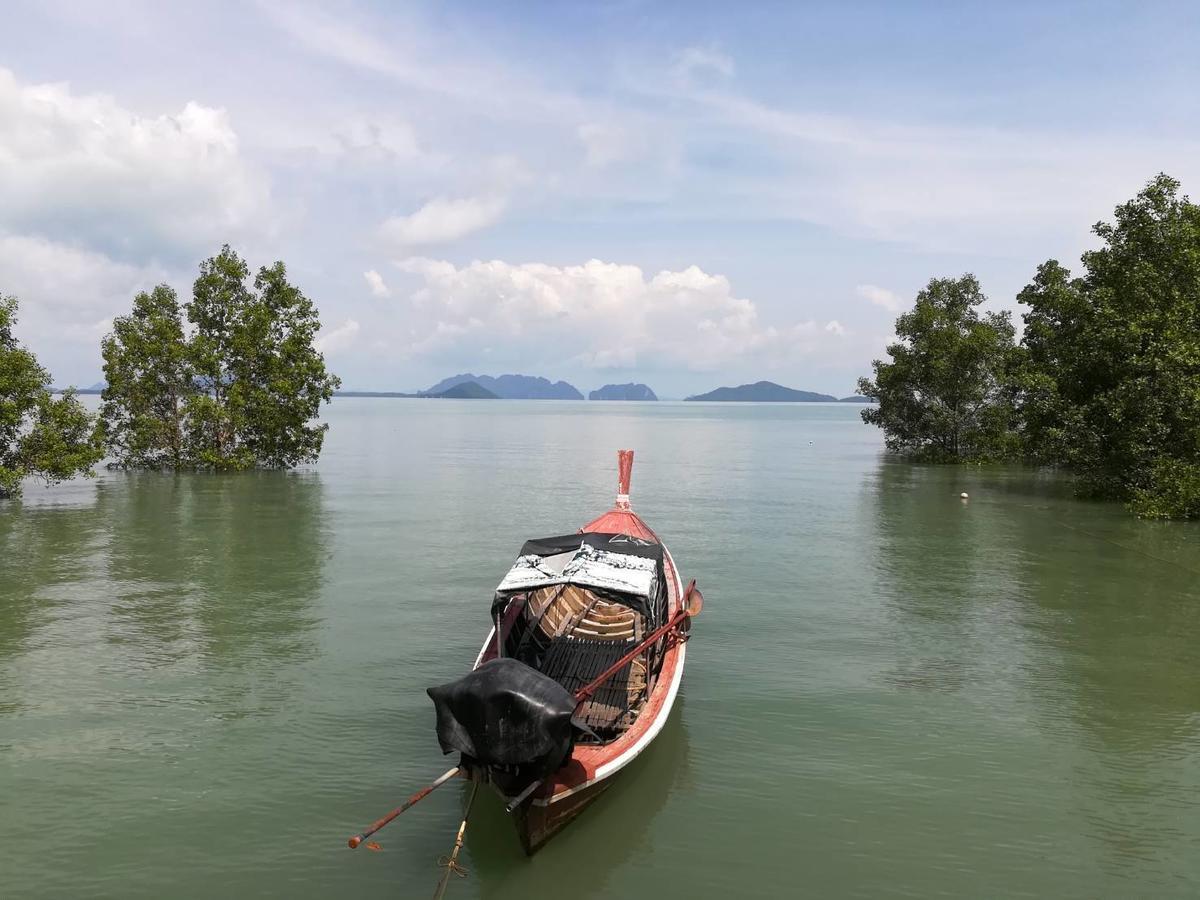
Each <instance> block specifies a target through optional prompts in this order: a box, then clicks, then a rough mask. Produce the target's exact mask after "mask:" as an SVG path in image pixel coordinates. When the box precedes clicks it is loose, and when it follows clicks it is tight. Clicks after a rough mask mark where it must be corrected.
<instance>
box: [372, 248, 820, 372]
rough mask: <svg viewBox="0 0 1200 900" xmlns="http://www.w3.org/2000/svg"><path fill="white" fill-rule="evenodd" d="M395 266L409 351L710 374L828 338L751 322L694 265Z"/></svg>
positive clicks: (804, 325)
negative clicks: (410, 310)
mask: <svg viewBox="0 0 1200 900" xmlns="http://www.w3.org/2000/svg"><path fill="white" fill-rule="evenodd" d="M396 265H397V266H398V267H399V268H400V269H401V271H404V272H407V273H410V274H413V275H416V276H417V277H418V278H419V279H420V281H421V286H420V287H419V288H418V290H417V291H416V292H415V293H414V294H413V295H412V297H411V302H412V304H413V306H414V307H415V311H416V313H417V317H416V320H417V322H418V325H417V327H416V329H415V330H414V332H413V333H412V337H411V341H410V344H409V346H408V348H407V349H408V352H409V353H410V354H413V355H416V356H432V357H443V358H454V357H456V358H458V359H462V360H464V361H465V360H467V359H470V358H471V357H472V356H474V357H475V358H480V357H481V355H483V354H487V355H488V358H489V359H490V360H493V361H495V362H497V363H499V362H502V361H503V360H501V359H500V357H501V356H503V357H504V360H511V361H512V362H513V363H516V362H522V363H524V364H526V365H529V364H549V365H553V364H563V363H573V364H580V365H584V366H588V367H591V368H597V369H606V368H633V367H635V366H637V367H639V368H643V369H654V368H670V367H682V368H686V369H691V370H708V369H715V368H718V367H720V366H722V365H725V364H730V363H734V362H740V361H744V360H748V359H751V358H752V359H753V360H754V361H755V362H756V363H757V364H762V365H778V364H783V363H786V362H788V361H790V360H793V359H794V358H795V357H796V356H797V355H801V354H806V353H810V352H812V351H814V350H815V349H817V348H818V347H819V346H820V345H821V344H822V343H824V342H826V341H828V336H826V335H825V334H824V332H823V331H822V329H821V328H820V327H819V326H818V325H817V324H816V323H815V322H812V321H804V322H799V323H795V324H791V325H787V326H775V325H767V324H765V323H763V322H761V321H760V320H759V317H758V310H757V308H756V307H755V305H754V303H752V302H751V301H750V300H746V299H743V298H740V297H737V296H735V295H734V293H733V289H732V287H731V285H730V283H729V280H728V279H727V278H725V277H724V276H723V275H710V274H708V273H706V272H704V271H702V270H701V269H699V268H697V267H696V266H691V267H689V268H687V269H684V270H682V271H663V272H659V273H658V274H657V275H654V276H652V277H647V276H646V274H645V273H643V271H642V270H641V269H640V268H638V267H637V266H632V265H618V264H615V263H606V262H601V261H600V260H591V261H589V262H587V263H585V264H583V265H578V266H551V265H545V264H543V263H526V264H523V265H515V264H511V263H507V262H503V261H500V260H493V261H490V262H479V261H476V262H473V263H470V264H469V265H465V266H461V267H459V266H455V265H453V264H452V263H449V262H443V261H438V260H430V259H424V258H411V259H405V260H401V261H399V262H397V264H396Z"/></svg>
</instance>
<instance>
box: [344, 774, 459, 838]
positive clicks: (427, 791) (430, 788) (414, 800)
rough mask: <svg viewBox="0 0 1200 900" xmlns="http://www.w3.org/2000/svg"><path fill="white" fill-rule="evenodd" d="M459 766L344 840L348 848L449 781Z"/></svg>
mask: <svg viewBox="0 0 1200 900" xmlns="http://www.w3.org/2000/svg"><path fill="white" fill-rule="evenodd" d="M461 768H462V767H461V766H455V767H454V768H453V769H450V770H448V771H446V772H444V773H443V774H441V775H439V776H438V777H437V778H436V779H435V780H434V781H433V783H432V784H429V785H426V786H425V787H423V788H421V789H420V790H419V791H417V792H416V793H415V794H413V795H412V796H411V797H409V798H408V799H407V800H405V801H404V802H403V803H401V804H400V805H399V806H397V807H396V808H395V809H393V810H392V811H391V812H390V813H388V814H387V815H386V816H384V817H383V818H382V819H376V820H375V821H374V822H372V823H371V825H370V827H368V828H366V829H365V830H363V831H361V832H359V833H358V834H356V835H355V836H354V837H352V838H350V840H349V841H347V842H346V843H348V844H349V845H350V849H351V850H353V849H354V848H355V847H357V846H358V845H359V844H361V843H362V842H363V841H365V840H366V839H367V838H369V837H370V836H371V835H373V834H374V833H375V832H377V831H378V830H379V829H380V828H382V827H383V826H384V825H386V824H387V823H388V822H390V821H392V819H394V818H396V816H398V815H400V813H402V812H404V811H405V810H406V809H408V808H409V807H411V806H413V805H415V804H417V803H419V802H420V801H422V800H424V799H425V798H426V797H428V796H429V795H430V794H432V793H433V792H434V791H436V790H437V789H438V788H440V787H441V786H442V785H443V784H445V783H446V782H447V781H449V780H450V779H451V778H453V777H454V776H455V775H457V774H458V773H459V770H460V769H461Z"/></svg>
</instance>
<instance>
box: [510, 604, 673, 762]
mask: <svg viewBox="0 0 1200 900" xmlns="http://www.w3.org/2000/svg"><path fill="white" fill-rule="evenodd" d="M508 603H509V604H512V603H516V604H518V607H517V609H518V610H519V612H518V614H517V615H516V616H515V617H509V616H506V617H505V618H506V619H509V620H510V621H512V623H513V624H512V626H511V627H510V628H509V630H508V632H507V634H506V635H505V636H504V655H505V656H511V657H514V658H516V659H519V660H520V661H521V662H523V663H526V664H527V665H530V666H532V667H533V668H535V669H537V670H538V671H540V672H541V673H542V674H544V675H547V676H549V677H550V678H553V679H554V680H555V681H557V682H558V683H559V684H561V685H562V686H563V687H564V688H566V689H567V690H568V691H571V692H572V693H574V692H576V691H578V690H579V689H580V688H582V687H584V686H585V685H587V684H590V683H591V682H592V681H593V680H594V679H595V678H597V677H598V676H600V675H601V674H602V673H603V672H604V671H605V670H606V669H608V668H609V667H611V666H612V665H613V664H614V663H616V662H617V661H618V660H619V659H620V658H621V657H622V656H624V655H625V654H626V653H628V652H629V650H630V649H632V647H633V646H635V645H636V643H637V642H638V641H640V640H642V639H643V637H644V636H645V635H646V634H647V633H648V632H649V630H650V629H648V627H647V626H648V623H647V620H646V616H645V614H644V613H643V612H642V609H644V608H645V601H644V600H640V601H636V600H632V599H631V598H627V597H623V596H621V595H619V594H615V593H608V592H605V591H601V590H597V589H592V588H587V587H582V586H580V585H575V584H554V585H545V586H541V587H537V588H533V589H531V590H528V591H525V592H521V593H516V594H513V595H511V596H510V597H509V598H508ZM506 605H507V604H506ZM663 605H664V606H665V598H663ZM662 654H663V648H662V646H661V645H656V646H653V647H651V648H650V649H649V650H647V651H646V652H644V653H642V654H640V655H639V656H637V657H635V658H634V659H633V661H632V662H629V663H626V664H625V665H624V666H622V667H621V669H619V670H618V671H617V672H616V673H615V674H614V675H612V676H611V677H610V678H608V679H607V680H606V681H605V682H604V684H603V685H602V686H601V687H600V689H599V690H597V691H596V692H595V693H594V694H593V695H592V697H591V699H589V700H587V701H586V702H585V703H583V704H582V705H581V706H580V708H579V710H578V713H577V715H576V720H577V722H579V723H580V724H582V725H585V726H586V727H587V728H588V729H590V730H591V732H592V734H591V735H585V736H584V737H582V738H581V739H580V742H581V743H589V742H590V743H597V742H598V743H608V742H609V741H612V740H615V739H616V738H618V737H620V736H621V735H622V734H623V733H624V732H625V731H627V730H628V729H629V727H630V726H631V725H632V724H633V723H634V722H635V721H636V720H637V716H638V713H639V712H641V710H642V708H643V707H644V706H645V702H646V698H647V696H648V695H649V691H650V689H651V688H652V687H653V684H654V678H655V676H656V674H657V671H658V669H659V668H661V665H662Z"/></svg>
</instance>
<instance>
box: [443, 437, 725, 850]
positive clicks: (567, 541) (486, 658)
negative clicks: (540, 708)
mask: <svg viewBox="0 0 1200 900" xmlns="http://www.w3.org/2000/svg"><path fill="white" fill-rule="evenodd" d="M632 467H633V451H632V450H622V451H620V452H619V453H618V473H619V475H618V492H617V499H616V503H615V505H614V506H613V508H612V509H609V510H608V511H607V512H605V513H603V514H602V515H600V516H598V517H597V518H595V519H593V520H592V521H591V522H588V523H587V524H586V525H584V526H583V527H582V528H581V529H580V530H579V531H578V532H577V533H575V534H573V535H566V536H563V537H556V538H545V539H539V540H533V541H528V542H526V544H525V546H524V547H523V548H522V552H521V555H520V556H519V557H518V559H517V561H516V563H515V564H514V566H513V567H512V569H511V570H510V571H509V573H508V574H507V575H506V576H505V578H504V580H503V581H501V583H500V586H499V587H498V588H497V590H496V595H495V599H494V602H493V606H492V610H493V622H494V624H493V627H492V629H491V631H490V632H489V634H488V636H487V639H486V640H485V641H484V643H483V647H482V649H481V650H480V652H479V655H478V657H477V658H476V660H475V666H474V671H476V672H479V670H480V669H481V667H484V666H487V665H488V664H489V663H492V662H493V661H496V660H498V659H500V658H501V657H505V658H510V659H515V660H518V661H519V662H520V663H522V664H524V665H527V666H529V667H530V668H532V669H535V670H537V672H538V673H540V674H541V675H542V676H546V677H548V678H549V679H552V680H553V681H554V682H557V684H558V685H561V687H562V688H565V689H566V691H568V692H570V695H571V698H572V702H571V706H572V707H573V708H574V711H573V714H572V716H571V720H572V722H573V724H574V728H575V734H574V739H573V740H572V741H571V746H570V748H569V753H568V754H567V755H566V756H565V758H562V759H561V761H559V760H555V761H554V763H556V764H555V765H554V768H553V770H552V771H549V772H544V771H543V772H538V771H537V767H536V765H531V764H527V763H519V764H517V765H515V766H513V765H495V764H492V765H487V764H482V763H481V762H480V761H479V760H477V759H475V758H473V757H472V755H471V754H470V753H464V754H463V761H462V770H463V772H464V773H465V774H466V776H467V777H469V778H471V779H472V780H475V781H481V782H488V783H491V784H492V785H493V786H494V787H495V788H496V789H497V790H498V791H499V792H500V793H501V795H502V796H503V797H504V798H505V799H506V800H507V801H509V804H510V808H515V809H516V811H517V816H516V821H517V828H518V832H519V835H520V839H521V843H522V846H523V847H524V848H525V851H526V853H530V854H532V853H533V852H535V851H536V850H537V849H538V848H539V847H541V846H542V845H543V844H544V843H546V841H547V840H549V839H550V838H551V837H552V836H553V835H554V834H555V833H556V832H557V831H558V830H559V829H561V828H562V827H563V826H564V825H566V824H567V823H568V822H570V821H571V820H572V819H573V818H575V816H577V815H579V813H580V812H582V811H583V809H584V808H585V807H587V806H588V804H590V803H591V802H592V801H593V800H595V799H596V798H597V797H598V796H599V795H600V793H601V792H602V791H603V790H604V789H605V788H606V787H608V785H609V784H610V783H611V782H612V779H613V776H615V775H616V774H617V773H618V772H619V771H620V770H621V769H623V768H624V767H625V766H627V765H628V764H629V763H630V762H632V761H633V760H634V759H635V758H636V757H637V756H638V755H639V754H640V753H642V752H643V751H644V750H646V748H647V747H649V746H650V743H651V742H652V741H653V740H654V738H655V736H656V735H657V734H658V733H659V731H660V730H661V729H662V727H663V725H664V724H665V723H666V721H667V717H668V715H669V714H670V712H671V707H672V705H673V704H674V702H675V697H676V695H677V694H678V691H679V685H680V681H681V680H682V678H683V667H684V658H685V655H686V653H685V651H686V647H685V641H686V639H687V636H688V630H689V625H690V621H689V619H690V616H691V615H694V614H695V613H696V612H698V611H699V607H700V604H701V603H702V598H701V596H700V592H699V591H698V590H696V589H695V584H694V582H693V583H692V584H690V585H688V588H687V589H686V590H685V589H684V586H683V582H682V580H681V578H680V575H679V570H678V568H677V567H676V565H675V561H674V559H672V557H671V554H670V551H668V550H667V548H666V547H665V546H664V545H663V543H662V541H661V540H659V538H658V535H656V534H655V533H654V531H653V530H652V529H651V528H650V526H648V525H647V524H646V523H645V522H644V521H643V520H642V519H641V517H640V516H638V514H637V513H635V512H634V511H633V510H632V508H631V507H630V503H629V484H630V476H631V474H632ZM610 673H611V674H610ZM468 677H470V676H468ZM437 691H438V689H431V690H430V695H431V696H433V697H434V701H435V704H439V738H441V737H443V730H442V725H443V720H442V716H443V709H442V708H441V705H440V701H439V697H438V696H437V693H436V692H437ZM520 699H524V698H520ZM478 700H479V698H478V697H473V698H471V701H472V702H475V703H476V705H478ZM500 706H501V707H502V708H503V710H504V712H503V713H502V714H501V717H500V718H501V720H500V721H493V722H491V723H490V727H491V733H492V734H498V733H499V732H502V731H504V730H506V728H507V729H509V730H511V729H514V728H521V727H525V726H526V725H527V724H528V723H524V722H515V721H513V717H516V716H517V714H516V713H512V708H513V707H512V705H511V703H508V700H507V698H506V699H505V701H504V702H503V703H501V704H500ZM518 712H519V711H518ZM467 715H468V716H469V715H470V713H468V714H467ZM504 717H509V720H508V721H504ZM482 740H483V741H487V740H490V738H486V737H484V738H482ZM479 742H480V741H479V740H477V741H476V744H478V743H479ZM451 745H452V746H458V745H456V744H454V743H453V741H451ZM445 748H446V742H445V741H443V749H445ZM470 749H476V748H475V747H471V748H470ZM481 755H482V756H487V754H486V753H482V754H481ZM524 782H528V783H524Z"/></svg>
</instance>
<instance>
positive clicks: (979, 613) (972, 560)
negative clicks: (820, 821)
mask: <svg viewBox="0 0 1200 900" xmlns="http://www.w3.org/2000/svg"><path fill="white" fill-rule="evenodd" d="M1023 478H1025V479H1027V480H1026V481H1025V482H1024V483H1022V479H1023ZM873 487H874V489H873V490H871V491H869V492H868V493H869V502H870V503H871V504H872V505H873V507H874V513H875V518H876V521H875V524H876V535H875V543H876V546H875V548H874V550H873V552H874V553H875V554H876V557H875V559H876V565H877V568H878V574H879V581H880V584H881V585H882V586H883V588H882V590H883V591H884V592H885V597H886V604H885V612H886V614H887V615H888V616H889V617H890V618H891V620H892V622H891V624H892V635H893V636H894V637H895V644H894V650H893V658H894V660H895V663H894V665H893V666H892V667H891V668H890V669H889V670H888V671H887V672H886V674H885V675H884V679H885V681H886V682H887V683H888V684H889V685H890V686H892V687H894V688H897V689H902V690H906V689H917V690H925V691H951V692H965V693H969V696H968V697H966V698H963V699H964V701H965V703H966V704H970V705H969V706H968V705H960V706H942V707H939V715H944V716H954V717H955V718H960V717H961V718H970V717H971V716H972V715H974V711H973V709H972V707H974V708H975V709H982V710H984V711H985V712H986V715H987V716H988V718H989V719H990V720H991V723H996V724H989V728H991V729H994V730H993V731H991V732H990V733H992V734H994V735H995V736H996V737H997V738H1008V736H1009V735H1010V734H1012V733H1013V732H1010V731H1008V730H1006V729H1005V728H1003V727H1001V726H1000V725H999V723H1001V722H1008V723H1022V725H1021V726H1020V728H1021V729H1027V730H1031V731H1032V732H1033V734H1031V735H1025V736H1023V738H1022V739H1023V740H1025V741H1027V742H1028V745H1029V746H1031V747H1036V746H1039V745H1041V746H1043V747H1048V748H1049V749H1048V751H1047V755H1046V756H1045V758H1044V759H1045V761H1046V762H1047V763H1048V764H1051V765H1054V766H1055V767H1056V768H1057V770H1058V771H1057V775H1058V778H1059V783H1058V784H1056V785H1054V788H1053V790H1054V791H1055V796H1054V797H1053V799H1052V798H1051V797H1046V798H1043V800H1042V802H1044V803H1046V806H1045V807H1044V808H1043V809H1040V810H1038V809H1030V810H1028V814H1029V815H1038V816H1048V815H1062V816H1063V817H1064V824H1063V827H1064V828H1066V829H1067V830H1068V833H1072V832H1073V833H1075V834H1080V835H1085V836H1086V837H1087V838H1089V839H1090V840H1091V841H1093V842H1094V843H1095V845H1096V846H1097V847H1098V848H1099V850H1100V854H1099V855H1100V858H1101V860H1102V862H1103V864H1104V865H1105V868H1106V869H1107V870H1108V872H1109V873H1110V874H1111V875H1117V876H1120V877H1125V878H1131V879H1138V880H1139V883H1140V884H1142V885H1143V886H1144V885H1148V884H1152V883H1156V882H1155V880H1154V879H1156V878H1159V877H1161V873H1159V874H1157V875H1156V874H1155V873H1154V872H1153V871H1152V869H1153V864H1154V863H1155V862H1156V861H1157V860H1161V859H1162V858H1163V857H1164V856H1168V857H1174V858H1186V851H1185V850H1184V847H1185V846H1186V845H1187V844H1188V842H1189V840H1193V841H1194V835H1195V830H1194V826H1195V822H1196V821H1197V818H1196V817H1197V815H1200V809H1197V806H1196V804H1195V801H1194V799H1191V800H1189V799H1187V796H1188V792H1189V790H1193V791H1194V778H1195V776H1194V768H1192V769H1189V760H1192V759H1194V757H1195V754H1196V753H1197V751H1200V579H1197V577H1196V574H1195V573H1194V572H1193V571H1192V569H1191V566H1190V565H1188V564H1187V561H1188V560H1190V559H1195V558H1200V552H1198V551H1200V529H1196V528H1195V527H1193V526H1189V525H1178V526H1167V527H1163V526H1160V525H1156V524H1152V523H1145V522H1138V521H1137V520H1135V519H1132V518H1130V517H1129V516H1128V515H1127V513H1125V511H1124V510H1122V509H1121V508H1120V507H1117V506H1113V505H1105V504H1095V503H1080V502H1078V501H1075V500H1073V499H1071V498H1070V496H1069V494H1068V493H1067V492H1065V491H1063V490H1062V485H1061V483H1059V482H1057V481H1055V480H1054V479H1049V480H1046V479H1044V478H1039V477H1034V476H1031V475H1029V473H1023V472H1021V471H1020V470H1009V469H997V470H989V469H982V470H963V469H954V468H941V467H920V466H908V465H905V464H902V463H895V462H891V461H888V462H884V463H882V464H881V465H880V467H879V469H878V471H877V473H876V475H875V479H874V485H873ZM1043 488H1044V490H1043ZM961 490H966V491H968V492H969V493H970V495H971V496H970V500H969V502H966V503H964V502H962V501H960V500H958V493H959V492H960V491H961ZM1189 549H1190V553H1189ZM946 721H947V727H951V720H950V719H947V720H946ZM1008 727H1009V728H1017V726H1015V725H1009V726H1008ZM993 739H995V738H993ZM972 752H973V753H975V752H978V751H972ZM1036 777H1042V778H1044V777H1046V776H1045V773H1037V776H1036ZM1047 789H1049V788H1047ZM1187 823H1190V824H1187Z"/></svg>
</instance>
